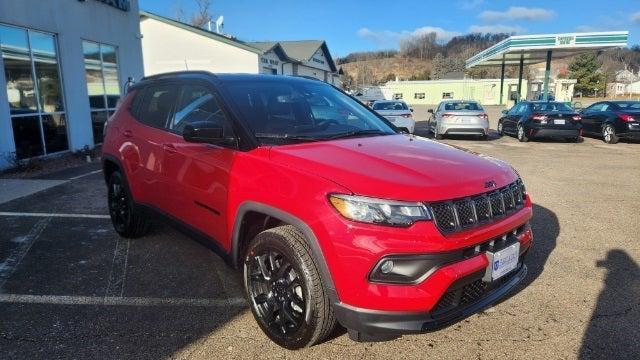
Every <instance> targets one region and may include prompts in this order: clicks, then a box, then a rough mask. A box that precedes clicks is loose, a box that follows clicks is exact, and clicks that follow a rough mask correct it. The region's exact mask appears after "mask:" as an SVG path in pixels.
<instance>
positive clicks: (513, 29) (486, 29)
mask: <svg viewBox="0 0 640 360" xmlns="http://www.w3.org/2000/svg"><path fill="white" fill-rule="evenodd" d="M526 31H527V29H525V28H523V27H521V26H510V25H501V24H495V25H471V26H470V27H469V32H471V33H492V34H511V33H516V34H522V33H524V32H526Z"/></svg>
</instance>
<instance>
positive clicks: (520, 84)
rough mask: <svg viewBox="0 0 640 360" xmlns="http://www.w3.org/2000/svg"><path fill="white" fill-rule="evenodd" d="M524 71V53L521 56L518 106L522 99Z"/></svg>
mask: <svg viewBox="0 0 640 360" xmlns="http://www.w3.org/2000/svg"><path fill="white" fill-rule="evenodd" d="M523 71H524V53H521V54H520V71H519V72H518V98H517V99H516V104H517V103H518V102H519V101H520V99H522V72H523Z"/></svg>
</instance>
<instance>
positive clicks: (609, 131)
mask: <svg viewBox="0 0 640 360" xmlns="http://www.w3.org/2000/svg"><path fill="white" fill-rule="evenodd" d="M602 139H603V140H604V142H606V143H607V144H616V143H617V142H618V141H619V140H620V138H619V137H618V136H617V135H616V129H615V128H614V127H613V126H611V125H605V126H604V127H603V128H602Z"/></svg>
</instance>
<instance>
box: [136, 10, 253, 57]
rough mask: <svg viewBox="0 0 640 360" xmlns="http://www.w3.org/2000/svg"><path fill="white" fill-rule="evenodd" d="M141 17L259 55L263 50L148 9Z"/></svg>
mask: <svg viewBox="0 0 640 360" xmlns="http://www.w3.org/2000/svg"><path fill="white" fill-rule="evenodd" d="M140 17H141V18H145V17H146V18H149V19H153V20H157V21H160V22H163V23H165V24H169V25H172V26H175V27H178V28H181V29H183V30H187V31H191V32H192V33H195V34H198V35H202V36H205V37H208V38H211V39H214V40H217V41H220V42H223V43H225V44H228V45H231V46H235V47H237V48H240V49H243V50H247V51H251V52H253V53H256V54H258V55H261V54H262V50H260V49H257V48H255V47H253V46H251V45H249V44H247V43H245V42H243V41H240V40H237V39H233V38H229V37H226V36H224V35H220V34H218V33H214V32H211V31H208V30H205V29H201V28H199V27H197V26H193V25H189V24H185V23H183V22H180V21H177V20H174V19H170V18H168V17H164V16H161V15H157V14H154V13H151V12H148V11H144V10H141V11H140Z"/></svg>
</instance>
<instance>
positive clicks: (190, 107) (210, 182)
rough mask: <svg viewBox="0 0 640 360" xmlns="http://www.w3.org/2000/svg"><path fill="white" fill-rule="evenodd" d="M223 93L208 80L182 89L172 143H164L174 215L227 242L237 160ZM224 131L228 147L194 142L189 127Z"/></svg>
mask: <svg viewBox="0 0 640 360" xmlns="http://www.w3.org/2000/svg"><path fill="white" fill-rule="evenodd" d="M220 103H221V102H220V100H219V97H218V95H217V92H216V91H215V89H214V88H213V86H212V85H211V84H209V83H208V82H205V81H197V80H190V81H187V82H184V83H183V85H182V86H181V87H180V90H179V96H178V102H177V106H176V111H175V115H174V117H173V118H172V120H171V122H170V124H169V134H170V135H171V137H170V139H168V141H167V142H165V143H164V144H163V147H164V172H165V177H166V179H167V187H166V189H164V192H163V196H165V197H166V198H167V199H169V202H170V203H171V206H170V208H169V211H170V213H171V214H172V215H173V216H174V217H176V218H178V219H179V220H181V221H182V222H184V223H186V224H188V225H190V226H192V227H194V228H196V229H197V230H199V231H200V232H202V233H204V234H206V235H207V236H209V237H211V238H214V239H216V240H218V241H222V240H224V239H226V238H227V234H226V222H225V218H226V216H228V214H227V198H228V190H229V179H230V174H231V167H232V164H233V160H234V157H235V155H236V150H235V148H234V146H235V139H236V136H235V135H234V130H233V125H232V123H231V122H230V121H229V120H228V119H229V117H228V116H227V114H226V113H225V111H224V110H223V109H222V107H221V106H220ZM211 125H216V126H218V125H219V126H222V127H223V132H224V137H225V139H226V140H225V141H226V143H225V144H221V145H212V144H201V143H190V142H187V141H185V140H184V139H183V137H182V133H183V131H184V129H185V128H186V127H187V126H193V127H196V128H198V127H207V126H211Z"/></svg>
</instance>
